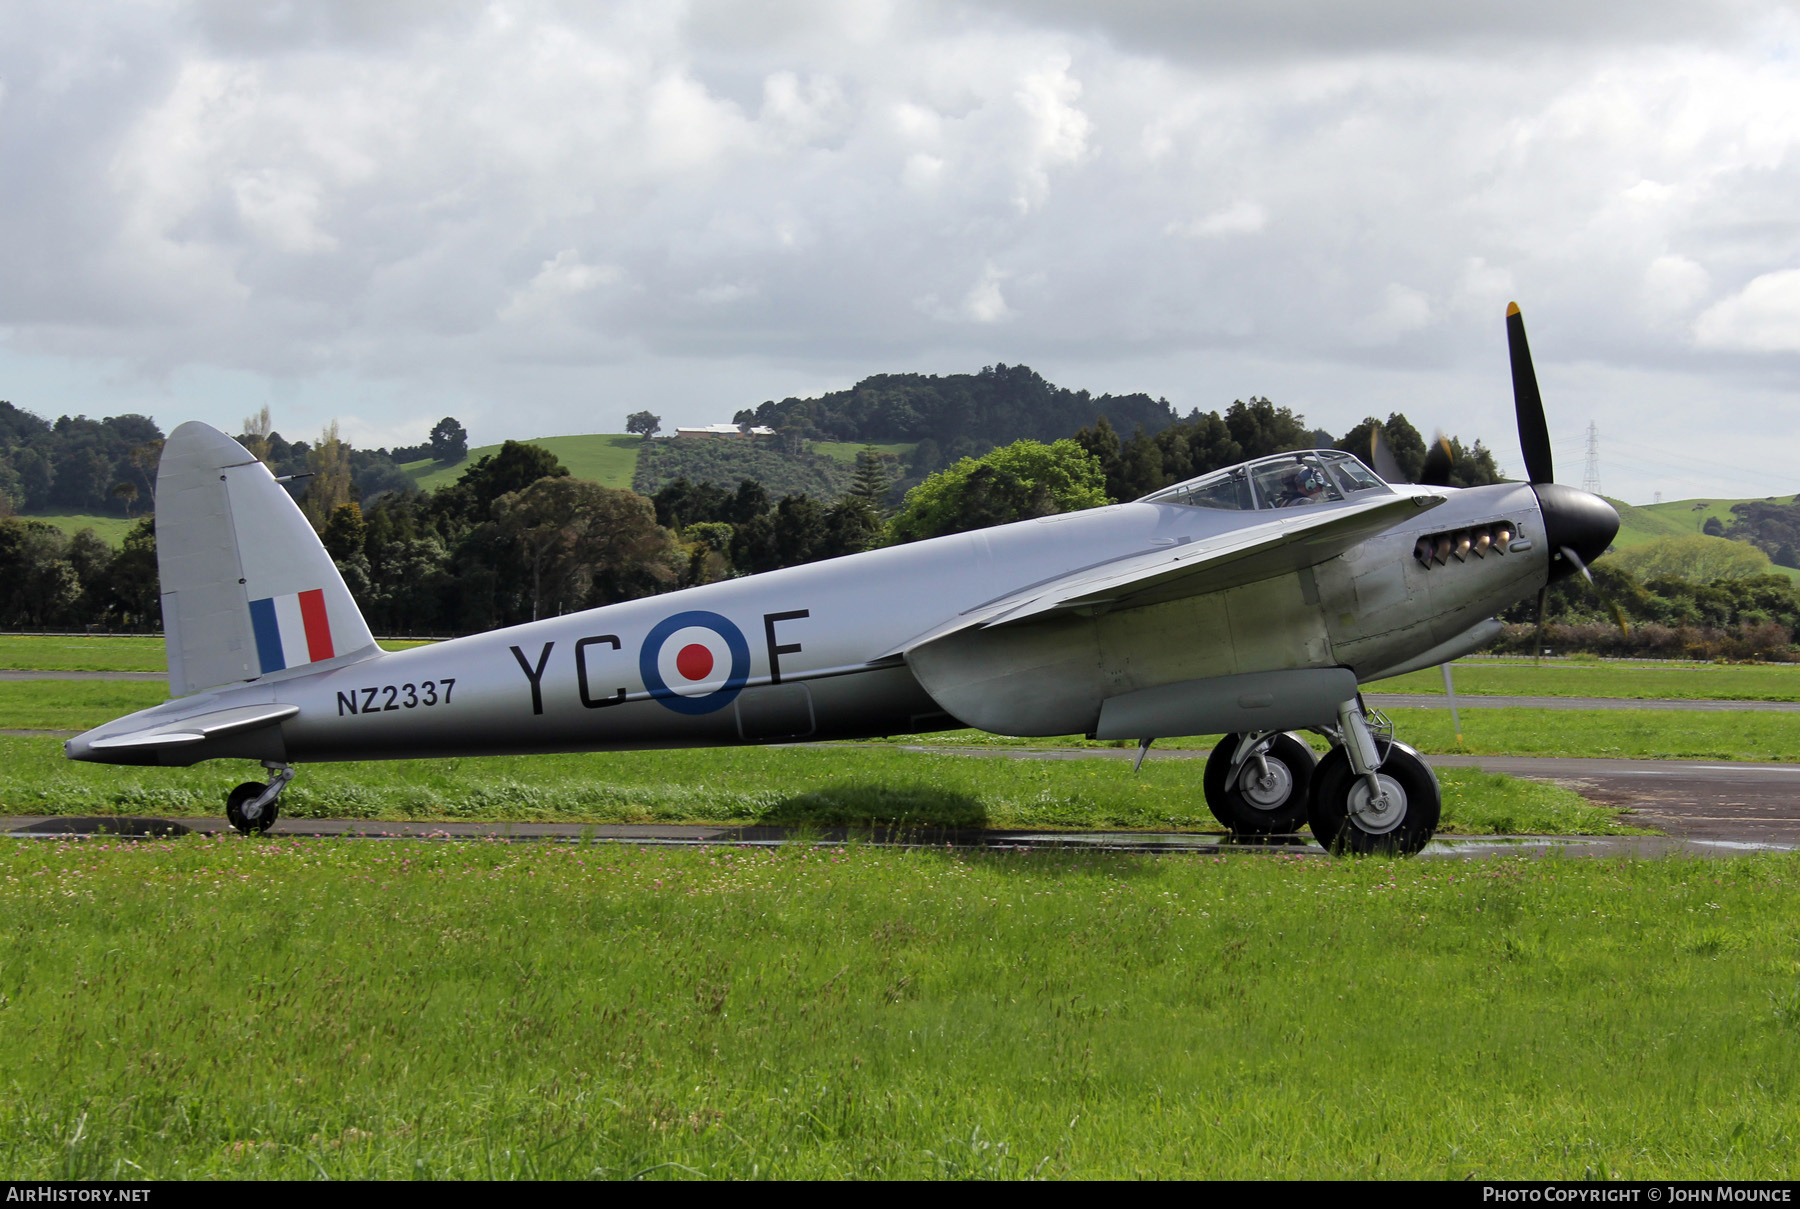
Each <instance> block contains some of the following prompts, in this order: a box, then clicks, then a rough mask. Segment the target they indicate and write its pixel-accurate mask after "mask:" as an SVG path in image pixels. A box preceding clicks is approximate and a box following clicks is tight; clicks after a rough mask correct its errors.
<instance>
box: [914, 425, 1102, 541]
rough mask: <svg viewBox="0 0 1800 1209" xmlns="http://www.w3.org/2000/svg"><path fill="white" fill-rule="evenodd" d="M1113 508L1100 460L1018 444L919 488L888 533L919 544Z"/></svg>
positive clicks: (1057, 446)
mask: <svg viewBox="0 0 1800 1209" xmlns="http://www.w3.org/2000/svg"><path fill="white" fill-rule="evenodd" d="M1106 502H1107V498H1106V490H1105V474H1104V471H1103V469H1102V467H1101V464H1100V460H1099V459H1098V458H1097V457H1095V456H1094V455H1093V454H1091V453H1089V452H1088V451H1087V450H1086V449H1084V448H1082V447H1081V445H1079V444H1077V443H1076V442H1075V441H1072V440H1066V439H1065V440H1061V441H1057V442H1055V443H1053V444H1050V445H1045V444H1043V443H1042V442H1039V441H1032V440H1023V441H1014V442H1013V443H1012V444H1011V445H1007V446H1003V447H1002V448H1000V449H996V450H994V451H993V452H992V453H989V454H987V455H986V456H984V457H980V458H964V459H962V460H961V461H959V462H957V463H956V464H955V465H954V466H951V467H949V468H948V469H945V470H941V471H939V472H938V473H936V474H934V475H932V476H931V477H930V478H928V479H926V480H925V481H924V482H923V483H920V484H919V485H918V486H917V487H914V488H913V489H912V490H911V491H910V492H908V493H907V496H906V503H905V504H904V505H903V506H902V507H901V509H900V511H899V512H898V513H896V514H895V516H894V519H893V520H892V521H891V522H890V523H889V525H888V533H889V536H890V538H891V539H892V540H893V541H896V542H913V541H919V540H920V539H922V538H927V537H942V536H943V535H944V534H946V533H967V532H969V531H970V530H972V529H985V528H987V527H989V526H990V525H1004V524H1008V523H1010V522H1012V521H1019V520H1028V519H1030V518H1032V517H1037V516H1053V515H1055V514H1056V513H1059V512H1075V511H1078V510H1080V509H1082V508H1096V507H1099V506H1100V505H1102V504H1105V503H1106Z"/></svg>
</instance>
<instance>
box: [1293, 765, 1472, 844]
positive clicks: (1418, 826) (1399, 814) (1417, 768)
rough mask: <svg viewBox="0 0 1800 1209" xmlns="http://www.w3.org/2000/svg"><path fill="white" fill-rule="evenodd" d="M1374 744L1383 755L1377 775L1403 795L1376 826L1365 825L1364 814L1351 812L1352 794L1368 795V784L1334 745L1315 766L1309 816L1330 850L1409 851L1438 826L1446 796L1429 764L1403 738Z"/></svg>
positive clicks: (1315, 833)
mask: <svg viewBox="0 0 1800 1209" xmlns="http://www.w3.org/2000/svg"><path fill="white" fill-rule="evenodd" d="M1375 747H1376V750H1377V751H1378V752H1380V753H1381V755H1382V761H1381V767H1380V769H1379V770H1377V772H1376V774H1375V775H1376V776H1378V777H1380V778H1382V779H1383V782H1384V784H1383V788H1385V789H1387V790H1388V792H1389V793H1390V794H1395V793H1397V794H1398V795H1399V796H1398V801H1397V803H1396V809H1395V812H1394V813H1393V815H1392V816H1390V817H1386V818H1380V819H1377V820H1375V822H1376V823H1378V824H1379V825H1378V826H1377V827H1368V826H1366V825H1365V822H1364V817H1363V816H1361V815H1352V813H1351V809H1350V805H1351V795H1352V794H1356V795H1358V796H1359V797H1360V796H1362V795H1366V794H1367V793H1368V789H1367V787H1366V785H1365V784H1364V782H1363V779H1362V778H1361V777H1359V776H1357V775H1356V771H1355V770H1354V769H1353V768H1351V767H1350V756H1349V754H1348V753H1347V752H1345V751H1344V749H1343V748H1342V747H1341V746H1340V747H1334V748H1332V749H1331V751H1330V752H1328V753H1327V754H1326V756H1325V758H1324V759H1322V760H1320V761H1319V766H1318V768H1317V769H1315V770H1314V771H1313V779H1312V794H1311V798H1310V800H1309V802H1308V804H1307V811H1306V816H1307V821H1308V823H1310V824H1311V825H1312V833H1313V838H1314V839H1316V840H1318V841H1319V843H1320V844H1322V845H1324V847H1325V848H1326V849H1327V850H1328V851H1331V852H1349V853H1358V854H1367V853H1375V852H1384V853H1389V854H1393V855H1410V854H1412V853H1414V852H1417V851H1418V850H1419V849H1421V848H1423V847H1424V846H1425V845H1426V844H1427V843H1429V842H1430V841H1431V837H1432V834H1433V833H1434V832H1435V831H1437V825H1438V818H1439V816H1440V815H1441V814H1442V813H1443V798H1442V797H1441V796H1440V795H1439V793H1438V783H1437V774H1436V773H1434V772H1432V771H1431V765H1429V764H1427V763H1426V762H1425V758H1424V757H1423V756H1421V755H1420V754H1419V753H1418V752H1416V751H1414V750H1413V749H1412V748H1410V747H1408V746H1407V745H1406V744H1404V743H1388V742H1386V741H1384V740H1381V739H1377V740H1376V741H1375Z"/></svg>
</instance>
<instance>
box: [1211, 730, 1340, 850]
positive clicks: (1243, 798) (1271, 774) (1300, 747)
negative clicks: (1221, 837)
mask: <svg viewBox="0 0 1800 1209" xmlns="http://www.w3.org/2000/svg"><path fill="white" fill-rule="evenodd" d="M1245 739H1246V736H1244V735H1226V736H1225V737H1224V738H1223V739H1221V740H1219V745H1218V746H1217V747H1215V748H1213V753H1212V755H1211V756H1209V757H1208V758H1207V761H1206V776H1205V778H1204V780H1203V781H1202V784H1203V785H1204V786H1205V789H1206V805H1207V806H1208V808H1210V809H1211V810H1212V812H1213V817H1214V818H1216V819H1218V820H1219V822H1221V823H1223V824H1224V825H1225V829H1226V830H1227V831H1229V832H1231V833H1232V834H1234V835H1282V834H1286V833H1289V832H1294V831H1298V830H1300V824H1302V823H1304V822H1306V818H1307V799H1308V797H1309V793H1308V789H1309V787H1310V785H1311V784H1312V780H1313V776H1314V772H1313V765H1314V763H1315V759H1314V757H1313V753H1312V748H1310V747H1308V746H1307V745H1306V744H1305V743H1303V742H1301V741H1300V740H1299V739H1297V738H1295V737H1294V736H1293V735H1287V734H1277V735H1274V736H1271V737H1269V738H1267V739H1265V740H1263V741H1262V742H1261V743H1254V742H1253V743H1249V744H1246V743H1245Z"/></svg>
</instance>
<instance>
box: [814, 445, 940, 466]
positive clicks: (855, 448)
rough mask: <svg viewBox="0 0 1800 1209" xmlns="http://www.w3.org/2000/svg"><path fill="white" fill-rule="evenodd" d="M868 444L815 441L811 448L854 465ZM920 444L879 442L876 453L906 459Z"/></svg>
mask: <svg viewBox="0 0 1800 1209" xmlns="http://www.w3.org/2000/svg"><path fill="white" fill-rule="evenodd" d="M867 444H868V442H865V441H813V442H810V444H809V448H811V450H812V451H813V452H814V453H822V454H824V455H825V456H826V457H828V458H831V459H833V460H834V461H839V462H848V463H851V464H852V465H854V464H855V462H856V455H857V454H859V453H861V452H862V451H863V449H864V448H865V446H866V445H867ZM918 444H919V443H918V442H917V441H888V442H877V443H876V445H875V452H876V453H884V454H888V455H890V456H892V457H896V458H904V457H906V455H907V454H909V453H911V452H912V451H913V450H914V449H916V448H918Z"/></svg>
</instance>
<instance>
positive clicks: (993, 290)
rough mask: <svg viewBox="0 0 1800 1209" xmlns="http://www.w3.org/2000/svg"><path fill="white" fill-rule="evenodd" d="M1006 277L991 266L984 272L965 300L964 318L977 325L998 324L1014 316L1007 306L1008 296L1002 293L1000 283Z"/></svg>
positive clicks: (963, 305) (963, 303)
mask: <svg viewBox="0 0 1800 1209" xmlns="http://www.w3.org/2000/svg"><path fill="white" fill-rule="evenodd" d="M1005 276H1006V274H1005V273H1002V272H1001V271H1000V270H999V269H996V268H995V267H994V266H993V265H991V264H990V265H988V266H987V267H986V268H985V269H983V270H982V272H981V278H980V280H978V281H976V283H975V284H974V286H972V287H971V288H970V290H969V292H968V294H967V295H966V296H965V297H964V298H963V302H962V314H963V316H964V318H967V319H970V320H972V321H974V322H975V323H998V322H1000V321H1001V320H1002V319H1006V318H1008V317H1010V316H1011V315H1012V308H1011V307H1009V306H1007V305H1006V296H1005V295H1004V294H1002V293H1001V292H1000V282H1001V279H1002V278H1004V277H1005Z"/></svg>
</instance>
